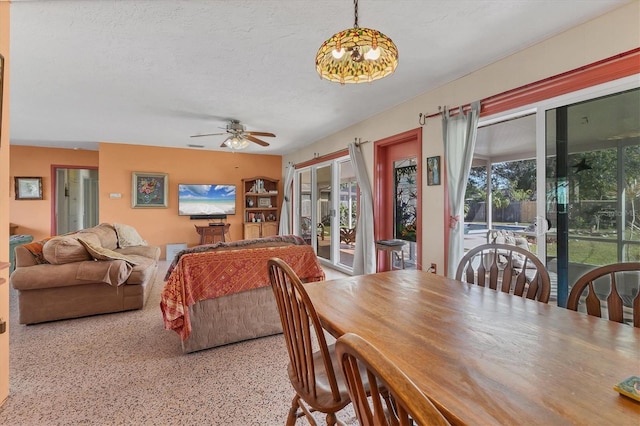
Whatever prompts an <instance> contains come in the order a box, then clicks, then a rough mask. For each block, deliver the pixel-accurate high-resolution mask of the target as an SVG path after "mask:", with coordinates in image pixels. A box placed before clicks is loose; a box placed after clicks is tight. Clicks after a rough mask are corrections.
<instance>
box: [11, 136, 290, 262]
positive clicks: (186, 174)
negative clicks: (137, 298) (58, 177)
mask: <svg viewBox="0 0 640 426" xmlns="http://www.w3.org/2000/svg"><path fill="white" fill-rule="evenodd" d="M10 160H11V167H10V173H11V179H10V180H11V188H10V215H9V218H10V221H11V222H12V223H16V224H18V225H19V226H20V227H19V228H18V233H20V234H31V235H33V236H34V238H35V239H42V238H44V237H47V236H49V235H51V213H52V210H51V193H52V188H51V183H52V180H51V165H52V164H56V165H70V166H71V165H73V166H90V167H96V166H97V167H98V173H99V180H100V196H99V203H100V217H99V221H100V222H107V223H114V222H119V223H126V224H129V225H132V226H134V227H135V228H136V229H137V230H138V232H139V233H140V235H141V236H142V237H143V238H144V239H146V240H147V241H148V242H149V244H152V245H158V246H160V247H161V248H162V255H161V256H162V257H164V256H165V246H166V244H173V243H187V244H188V245H189V246H193V245H196V244H197V243H198V241H199V237H198V234H197V233H196V231H195V228H194V224H198V225H204V224H206V223H208V222H207V221H206V220H204V221H203V220H197V221H196V220H190V219H189V217H187V216H178V184H179V183H192V184H207V183H221V184H235V185H236V187H237V189H238V193H237V194H238V195H237V205H236V212H237V213H236V214H235V215H232V216H229V217H228V218H227V222H228V223H230V224H231V228H230V234H231V239H232V240H240V239H242V195H241V193H242V190H241V188H242V181H241V179H243V178H250V177H254V176H257V175H262V176H269V177H273V178H275V179H281V175H282V157H280V156H276V155H258V154H244V153H232V152H218V151H202V150H193V149H176V148H159V147H150V146H141V145H128V144H113V143H101V144H100V149H99V151H76V150H71V149H56V148H36V147H23V146H12V147H11V155H10ZM132 172H158V173H168V174H169V207H168V208H135V209H134V208H132V207H131V192H132V182H131V173H132ZM14 176H42V177H43V195H44V200H41V201H40V200H15V190H14V187H13V182H14V180H13V177H14ZM280 185H282V182H280ZM280 189H281V188H280ZM111 193H117V194H121V198H114V199H112V198H110V194H111Z"/></svg>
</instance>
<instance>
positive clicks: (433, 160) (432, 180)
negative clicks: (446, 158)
mask: <svg viewBox="0 0 640 426" xmlns="http://www.w3.org/2000/svg"><path fill="white" fill-rule="evenodd" d="M427 185H429V186H431V185H440V156H439V155H438V156H435V157H428V158H427Z"/></svg>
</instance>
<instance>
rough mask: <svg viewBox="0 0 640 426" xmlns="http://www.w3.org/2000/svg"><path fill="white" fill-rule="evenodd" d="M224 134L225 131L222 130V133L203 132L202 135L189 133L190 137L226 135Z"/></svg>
mask: <svg viewBox="0 0 640 426" xmlns="http://www.w3.org/2000/svg"><path fill="white" fill-rule="evenodd" d="M226 134H227V132H224V133H205V134H203V135H191V136H190V137H192V138H200V137H202V136H218V135H226Z"/></svg>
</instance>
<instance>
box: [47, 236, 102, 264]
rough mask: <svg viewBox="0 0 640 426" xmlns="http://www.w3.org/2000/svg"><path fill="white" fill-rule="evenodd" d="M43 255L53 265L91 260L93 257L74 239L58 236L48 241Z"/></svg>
mask: <svg viewBox="0 0 640 426" xmlns="http://www.w3.org/2000/svg"><path fill="white" fill-rule="evenodd" d="M42 254H43V255H44V258H45V259H46V260H47V262H49V263H51V264H52V265H62V264H65V263H74V262H82V261H83V260H91V255H90V254H89V253H88V252H87V250H86V249H85V248H84V246H83V245H82V244H80V242H79V241H78V240H77V239H75V238H73V237H66V236H58V237H54V238H52V239H50V240H49V241H47V242H46V243H45V245H44V247H42Z"/></svg>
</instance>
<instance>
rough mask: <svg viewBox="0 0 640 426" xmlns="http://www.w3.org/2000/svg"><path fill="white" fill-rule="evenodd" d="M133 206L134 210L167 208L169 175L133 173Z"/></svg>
mask: <svg viewBox="0 0 640 426" xmlns="http://www.w3.org/2000/svg"><path fill="white" fill-rule="evenodd" d="M132 185H133V187H132V192H131V206H132V207H133V208H153V207H155V208H166V207H168V206H169V175H168V174H167V173H142V172H133V173H132Z"/></svg>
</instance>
